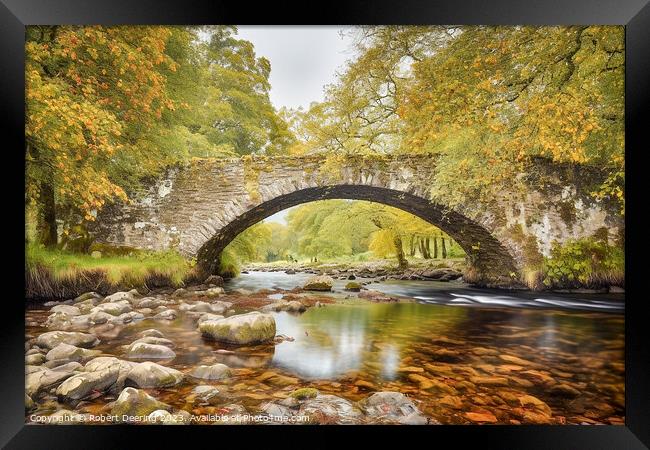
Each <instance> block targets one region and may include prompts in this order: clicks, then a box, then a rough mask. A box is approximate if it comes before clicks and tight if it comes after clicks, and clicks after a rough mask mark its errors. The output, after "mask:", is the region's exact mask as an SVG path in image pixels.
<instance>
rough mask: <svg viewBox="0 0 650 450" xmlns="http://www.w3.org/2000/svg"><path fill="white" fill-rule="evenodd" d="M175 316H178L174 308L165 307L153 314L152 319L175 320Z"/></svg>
mask: <svg viewBox="0 0 650 450" xmlns="http://www.w3.org/2000/svg"><path fill="white" fill-rule="evenodd" d="M177 317H178V313H177V312H176V311H175V310H173V309H165V310H163V311H160V312H159V313H157V314H156V315H155V316H153V319H154V320H175V319H176V318H177Z"/></svg>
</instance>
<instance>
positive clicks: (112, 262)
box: [25, 244, 193, 285]
mask: <svg viewBox="0 0 650 450" xmlns="http://www.w3.org/2000/svg"><path fill="white" fill-rule="evenodd" d="M104 250H105V252H107V250H106V249H104ZM117 253H120V252H119V251H118V252H117ZM25 257H26V270H28V271H29V270H36V269H37V268H44V269H46V270H47V271H49V272H50V274H51V275H52V278H53V279H54V280H65V279H75V278H80V277H83V276H84V273H87V272H93V271H101V272H104V273H105V274H106V276H107V279H108V280H109V282H111V283H113V284H119V283H122V282H128V283H131V284H133V285H142V284H143V283H144V281H145V280H146V279H147V278H148V277H150V276H152V275H159V276H163V277H166V278H168V279H169V280H171V281H172V283H173V284H175V285H181V284H182V283H183V280H184V279H185V277H186V276H188V275H189V274H190V272H191V270H192V267H193V262H190V261H188V260H186V259H185V258H183V257H182V256H181V255H179V254H178V253H176V252H173V251H167V252H145V251H137V250H132V251H130V256H129V255H121V256H110V255H109V256H106V257H104V256H102V257H100V258H93V257H92V256H90V255H87V254H79V253H71V252H65V251H61V250H52V249H47V248H45V247H44V246H42V245H36V244H30V245H28V246H27V247H26V250H25Z"/></svg>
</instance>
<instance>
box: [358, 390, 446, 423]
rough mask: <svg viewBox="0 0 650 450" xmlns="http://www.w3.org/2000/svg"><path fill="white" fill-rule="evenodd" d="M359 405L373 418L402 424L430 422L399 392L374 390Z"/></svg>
mask: <svg viewBox="0 0 650 450" xmlns="http://www.w3.org/2000/svg"><path fill="white" fill-rule="evenodd" d="M360 406H361V407H362V409H363V410H364V412H365V413H366V414H367V415H368V416H370V417H372V418H373V419H378V420H389V421H391V422H397V423H401V424H404V425H426V424H427V423H431V422H432V419H427V417H425V416H424V415H423V414H422V412H421V411H420V410H419V409H418V408H417V407H416V406H415V404H414V403H413V402H412V401H411V400H409V399H408V397H406V396H405V395H404V394H402V393H401V392H390V391H383V392H375V393H374V394H372V395H371V396H370V397H368V398H366V399H365V400H364V401H362V402H360ZM434 422H435V421H434Z"/></svg>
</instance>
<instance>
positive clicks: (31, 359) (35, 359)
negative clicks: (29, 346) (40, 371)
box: [25, 353, 47, 366]
mask: <svg viewBox="0 0 650 450" xmlns="http://www.w3.org/2000/svg"><path fill="white" fill-rule="evenodd" d="M46 360H47V359H46V358H45V355H43V354H42V353H35V354H33V355H26V356H25V364H27V365H32V366H40V365H41V364H43V363H44V362H45V361H46Z"/></svg>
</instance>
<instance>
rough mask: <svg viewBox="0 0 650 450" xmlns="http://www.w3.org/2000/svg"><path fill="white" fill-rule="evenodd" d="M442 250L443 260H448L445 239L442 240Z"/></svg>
mask: <svg viewBox="0 0 650 450" xmlns="http://www.w3.org/2000/svg"><path fill="white" fill-rule="evenodd" d="M440 242H441V244H442V245H441V248H442V259H447V247H445V238H440Z"/></svg>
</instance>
